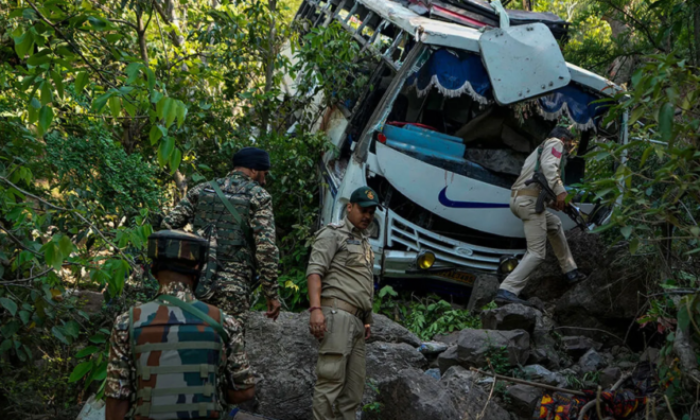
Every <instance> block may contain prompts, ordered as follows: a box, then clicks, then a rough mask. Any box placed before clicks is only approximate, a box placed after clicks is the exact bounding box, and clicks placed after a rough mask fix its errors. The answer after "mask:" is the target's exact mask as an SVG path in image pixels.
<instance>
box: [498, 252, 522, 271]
mask: <svg viewBox="0 0 700 420" xmlns="http://www.w3.org/2000/svg"><path fill="white" fill-rule="evenodd" d="M517 266H518V259H517V258H516V257H515V256H512V255H511V256H503V257H501V260H500V262H499V263H498V272H499V273H501V274H510V273H511V272H512V271H513V270H515V267H517Z"/></svg>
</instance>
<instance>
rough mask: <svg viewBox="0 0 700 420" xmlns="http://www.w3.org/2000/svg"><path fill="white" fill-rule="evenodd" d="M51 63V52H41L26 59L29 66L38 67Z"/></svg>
mask: <svg viewBox="0 0 700 420" xmlns="http://www.w3.org/2000/svg"><path fill="white" fill-rule="evenodd" d="M49 61H51V50H48V49H47V50H41V51H39V52H38V53H36V54H34V55H32V56H31V57H29V58H28V59H27V64H29V65H30V66H34V67H37V66H40V65H42V64H45V63H48V62H49Z"/></svg>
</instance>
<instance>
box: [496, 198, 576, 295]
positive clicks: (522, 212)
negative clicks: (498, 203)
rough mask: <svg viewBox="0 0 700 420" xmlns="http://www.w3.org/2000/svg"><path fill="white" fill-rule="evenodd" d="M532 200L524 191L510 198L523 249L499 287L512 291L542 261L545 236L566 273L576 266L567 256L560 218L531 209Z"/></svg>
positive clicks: (518, 290)
mask: <svg viewBox="0 0 700 420" xmlns="http://www.w3.org/2000/svg"><path fill="white" fill-rule="evenodd" d="M536 200H537V198H536V197H530V196H526V195H525V196H517V197H514V198H511V200H510V211H512V212H513V214H514V215H516V216H517V217H518V218H519V219H521V220H522V221H523V225H524V226H523V227H524V229H525V239H526V240H527V252H526V253H525V256H523V259H522V260H521V261H520V264H518V266H517V267H516V268H515V270H513V271H512V272H511V273H510V274H509V275H508V277H506V279H505V280H503V283H501V287H500V288H501V289H504V290H507V291H509V292H511V293H514V294H516V295H518V294H520V292H521V291H522V290H523V289H524V288H525V285H526V284H527V280H528V277H529V276H530V274H531V273H532V272H533V271H534V270H535V269H536V268H537V266H538V265H540V263H541V262H542V261H544V257H545V255H546V252H547V239H549V242H550V243H551V244H552V248H553V249H554V254H555V255H556V256H557V259H558V260H559V266H560V267H561V270H562V272H564V273H568V272H569V271H571V270H574V269H576V263H575V262H574V257H573V256H571V250H569V244H568V243H567V242H566V236H564V229H563V228H562V227H561V220H559V217H557V216H556V215H554V214H552V213H550V212H549V211H548V210H545V211H543V212H542V213H540V214H537V213H535V204H536Z"/></svg>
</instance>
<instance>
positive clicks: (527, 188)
mask: <svg viewBox="0 0 700 420" xmlns="http://www.w3.org/2000/svg"><path fill="white" fill-rule="evenodd" d="M573 140H574V136H573V135H572V134H571V132H570V131H569V130H567V129H565V128H563V127H556V128H554V130H552V132H551V133H550V134H549V138H548V139H547V140H545V141H544V143H542V145H541V146H540V147H538V148H537V150H535V151H534V152H532V153H531V154H530V156H528V158H527V159H526V160H525V165H524V166H523V169H522V171H521V172H520V177H519V178H518V179H517V180H516V181H515V184H513V186H512V187H511V195H510V196H511V199H510V210H511V211H512V212H513V214H514V215H515V216H517V217H518V218H519V219H521V220H522V221H523V225H524V229H525V239H526V240H527V252H526V253H525V256H524V257H523V259H522V260H521V261H520V264H518V266H517V267H516V268H515V270H513V271H512V272H511V273H510V274H509V275H508V277H506V279H505V280H503V283H501V287H500V288H499V290H498V293H497V294H496V302H498V303H524V304H529V303H528V302H526V301H524V300H522V299H520V298H518V294H520V292H521V291H522V290H523V289H524V288H525V285H526V284H527V280H528V276H529V275H530V273H532V272H533V271H534V270H535V268H537V266H538V265H539V264H540V263H541V262H542V261H543V260H544V257H545V253H546V246H547V239H549V241H550V243H551V244H552V248H553V249H554V254H556V256H557V258H558V259H559V266H560V267H561V269H562V272H564V273H565V275H564V277H565V279H566V281H567V282H568V283H571V284H573V283H576V282H578V281H581V280H583V279H585V278H586V276H585V275H584V274H582V273H580V272H579V271H578V269H577V267H576V263H575V262H574V258H573V257H572V256H571V251H570V250H569V244H568V243H567V242H566V236H564V229H562V226H561V220H559V217H557V216H556V215H555V214H553V213H551V212H549V211H547V210H545V211H543V212H541V213H537V212H536V210H535V204H536V203H537V196H538V195H539V194H540V187H539V186H538V185H537V184H535V183H532V184H530V185H525V181H527V180H529V179H532V177H533V175H534V174H535V172H536V171H542V173H543V174H544V176H545V177H546V178H547V183H548V184H549V187H550V188H551V189H552V190H553V191H554V193H555V194H557V200H556V202H555V203H553V205H552V207H554V208H555V209H556V210H563V209H564V206H565V205H566V196H567V192H566V189H565V188H564V183H563V182H562V178H561V174H562V169H563V165H564V159H565V158H566V156H565V155H566V154H567V153H568V152H569V151H571V149H572V147H573Z"/></svg>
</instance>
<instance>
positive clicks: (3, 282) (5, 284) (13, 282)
mask: <svg viewBox="0 0 700 420" xmlns="http://www.w3.org/2000/svg"><path fill="white" fill-rule="evenodd" d="M51 271H53V267H49V268H48V269H46V270H45V271H42V272H41V273H39V274H37V275H35V276H31V277H27V278H25V279H17V280H10V281H0V286H7V285H10V284H15V283H26V282H28V281H32V280H34V279H37V278H39V277H43V276H45V275H46V274H48V273H49V272H51Z"/></svg>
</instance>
